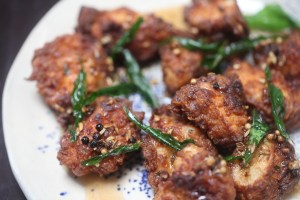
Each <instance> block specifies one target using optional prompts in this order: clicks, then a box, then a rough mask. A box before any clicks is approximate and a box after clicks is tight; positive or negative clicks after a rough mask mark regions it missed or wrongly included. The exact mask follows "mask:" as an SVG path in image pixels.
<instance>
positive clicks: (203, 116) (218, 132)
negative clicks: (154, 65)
mask: <svg viewBox="0 0 300 200" xmlns="http://www.w3.org/2000/svg"><path fill="white" fill-rule="evenodd" d="M172 106H173V110H174V111H175V112H177V113H181V114H183V115H185V116H186V117H187V119H188V120H190V121H192V122H194V123H195V124H196V125H197V126H198V127H200V128H201V129H202V130H203V131H207V135H208V137H209V139H211V140H212V142H213V143H214V144H215V145H217V146H219V147H222V148H224V147H230V146H235V144H236V143H237V142H240V141H242V139H243V136H244V132H245V128H244V126H245V124H246V123H247V121H248V115H247V106H246V104H245V100H244V93H243V88H242V85H241V82H240V81H239V80H238V78H237V76H231V77H229V78H227V77H225V76H222V75H215V74H213V73H210V74H208V76H207V77H200V78H198V79H192V80H191V83H190V84H188V85H185V86H183V87H182V88H181V89H180V90H178V91H177V92H176V94H175V96H174V98H173V100H172Z"/></svg>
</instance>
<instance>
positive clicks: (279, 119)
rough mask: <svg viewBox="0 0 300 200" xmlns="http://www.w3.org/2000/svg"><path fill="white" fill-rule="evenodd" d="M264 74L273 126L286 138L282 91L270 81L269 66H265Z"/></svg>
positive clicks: (287, 137) (287, 136)
mask: <svg viewBox="0 0 300 200" xmlns="http://www.w3.org/2000/svg"><path fill="white" fill-rule="evenodd" d="M265 74H266V80H267V84H268V90H269V96H270V101H271V105H272V115H273V118H274V122H275V126H276V127H277V129H278V130H279V132H280V133H281V135H282V136H283V137H285V138H286V139H289V135H288V132H287V130H286V128H285V124H284V120H283V117H284V96H283V93H282V91H281V90H280V89H279V88H277V87H276V86H275V85H273V84H272V83H271V79H272V77H271V71H270V69H269V67H267V68H266V70H265Z"/></svg>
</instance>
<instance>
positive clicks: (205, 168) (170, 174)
mask: <svg viewBox="0 0 300 200" xmlns="http://www.w3.org/2000/svg"><path fill="white" fill-rule="evenodd" d="M150 125H151V126H152V127H153V128H156V129H160V130H161V131H162V132H164V133H168V134H171V135H172V136H173V137H175V138H176V139H177V140H179V141H183V140H185V139H193V140H194V141H195V144H189V145H187V146H186V147H185V148H183V149H182V150H181V151H178V152H177V151H176V150H174V149H172V148H170V147H168V146H166V145H165V144H162V143H160V142H158V141H157V140H156V139H154V138H152V137H151V136H149V135H146V137H145V138H144V139H143V143H142V150H143V154H144V158H145V165H146V168H147V169H148V171H149V177H148V181H149V183H150V185H151V186H152V187H153V188H154V190H155V197H154V199H157V200H158V199H160V200H162V199H163V200H176V199H178V200H181V199H199V198H200V197H202V198H203V197H206V199H217V200H218V199H234V198H235V189H234V187H233V182H232V177H230V175H229V173H228V172H227V171H228V169H227V166H226V162H225V161H224V160H223V159H222V158H221V157H220V156H218V154H217V152H216V149H215V148H214V147H213V145H212V143H211V142H210V140H209V139H207V138H206V136H205V135H204V134H203V133H201V131H200V129H199V128H197V127H196V126H194V125H192V124H191V122H188V121H187V120H186V119H184V118H182V117H181V116H180V115H178V114H175V113H173V112H171V111H170V107H169V106H162V107H160V108H159V109H156V110H155V111H154V112H153V115H152V117H151V119H150Z"/></svg>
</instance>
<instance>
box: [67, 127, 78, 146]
mask: <svg viewBox="0 0 300 200" xmlns="http://www.w3.org/2000/svg"><path fill="white" fill-rule="evenodd" d="M68 129H69V133H70V142H71V143H73V142H76V140H77V136H76V131H75V130H74V129H73V127H72V125H70V126H69V127H68Z"/></svg>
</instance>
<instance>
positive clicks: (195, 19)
mask: <svg viewBox="0 0 300 200" xmlns="http://www.w3.org/2000/svg"><path fill="white" fill-rule="evenodd" d="M184 16H185V20H186V22H187V23H188V25H189V26H190V27H192V28H193V32H196V33H198V35H201V36H208V37H215V38H219V39H223V38H228V39H233V40H235V39H239V38H244V37H247V36H248V32H249V31H248V27H247V25H246V22H245V20H244V18H243V16H242V14H241V11H240V10H239V7H238V5H237V3H236V1H235V0H193V4H192V5H191V6H187V7H186V9H185V12H184ZM194 30H195V31H194Z"/></svg>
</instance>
